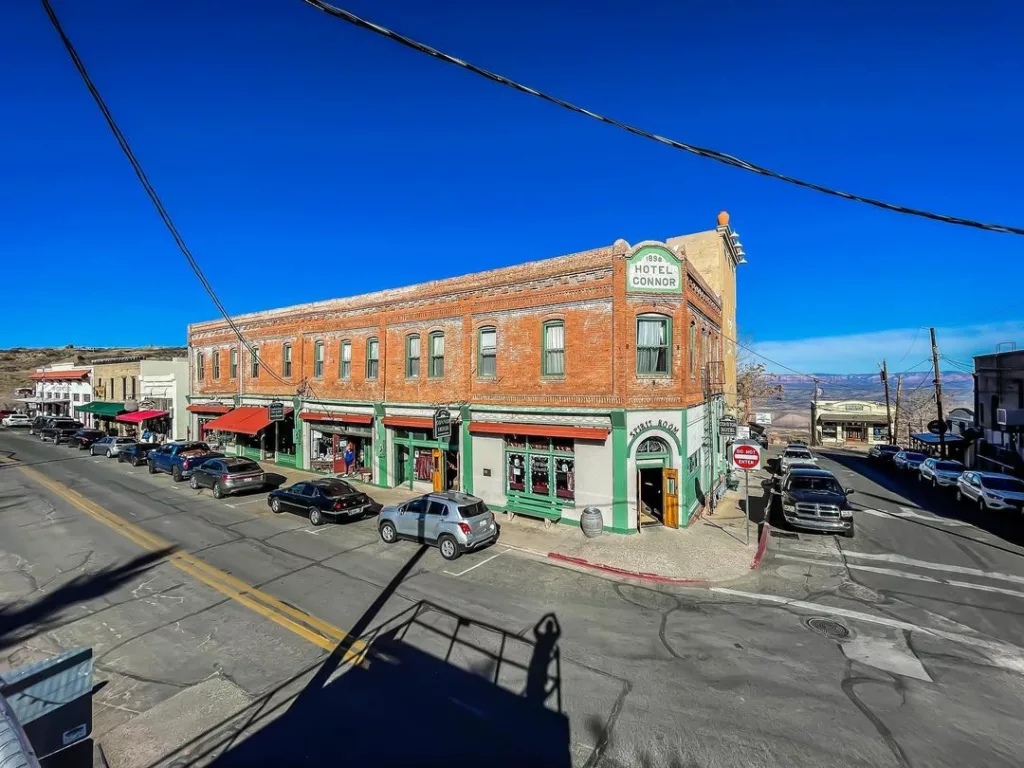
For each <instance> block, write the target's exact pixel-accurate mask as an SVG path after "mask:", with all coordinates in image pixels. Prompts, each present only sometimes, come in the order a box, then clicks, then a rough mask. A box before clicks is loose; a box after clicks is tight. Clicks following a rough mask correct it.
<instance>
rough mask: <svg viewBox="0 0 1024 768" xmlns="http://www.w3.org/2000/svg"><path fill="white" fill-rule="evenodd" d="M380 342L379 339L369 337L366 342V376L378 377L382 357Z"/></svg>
mask: <svg viewBox="0 0 1024 768" xmlns="http://www.w3.org/2000/svg"><path fill="white" fill-rule="evenodd" d="M379 354H380V342H379V341H377V339H369V340H368V341H367V342H366V378H367V379H371V380H372V379H376V378H377V369H378V367H379V363H380V358H379V357H378V355H379Z"/></svg>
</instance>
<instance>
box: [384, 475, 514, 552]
mask: <svg viewBox="0 0 1024 768" xmlns="http://www.w3.org/2000/svg"><path fill="white" fill-rule="evenodd" d="M378 521H379V522H378V523H377V526H378V528H377V529H378V530H379V531H380V538H381V540H382V541H384V543H385V544H394V543H395V542H396V541H398V540H399V539H409V540H410V541H420V542H423V543H425V544H431V545H433V546H435V547H437V548H438V549H440V550H441V557H443V558H444V559H445V560H455V559H456V558H457V557H459V555H461V554H462V553H463V552H470V551H472V550H474V549H479V548H480V547H486V546H487V545H488V544H492V543H493V542H495V541H497V539H498V533H499V531H500V529H501V527H500V526H499V525H498V523H497V522H495V520H494V513H493V512H491V510H489V509H488V508H487V505H486V504H484V502H483V500H481V499H478V498H477V497H476V496H470V495H469V494H468V493H459V492H458V491H445V492H443V493H428V494H427V495H426V496H419V497H417V498H415V499H410V500H409V501H407V502H405V503H403V504H398V505H395V506H387V507H384V509H382V510H381V513H380V517H379V518H378Z"/></svg>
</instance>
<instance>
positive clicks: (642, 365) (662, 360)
mask: <svg viewBox="0 0 1024 768" xmlns="http://www.w3.org/2000/svg"><path fill="white" fill-rule="evenodd" d="M671 337H672V321H671V320H670V319H669V318H668V317H666V316H664V315H640V316H639V317H637V319H636V372H637V374H639V375H641V376H652V375H659V374H661V375H664V374H667V373H668V372H669V350H670V349H671V343H672V338H671Z"/></svg>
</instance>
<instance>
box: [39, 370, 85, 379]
mask: <svg viewBox="0 0 1024 768" xmlns="http://www.w3.org/2000/svg"><path fill="white" fill-rule="evenodd" d="M88 375H89V369H88V368H86V369H84V370H83V369H76V370H74V371H37V372H36V373H33V374H32V375H31V376H30V377H29V378H32V379H35V380H36V381H40V380H43V379H45V380H46V381H52V380H53V379H84V378H85V377H86V376H88Z"/></svg>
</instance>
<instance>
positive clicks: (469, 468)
mask: <svg viewBox="0 0 1024 768" xmlns="http://www.w3.org/2000/svg"><path fill="white" fill-rule="evenodd" d="M459 416H460V417H461V419H462V427H461V429H462V436H461V439H460V440H459V450H460V451H461V452H462V490H463V491H465V492H466V493H472V492H473V436H472V435H470V434H469V418H470V416H469V406H468V405H463V406H462V407H461V408H459Z"/></svg>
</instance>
